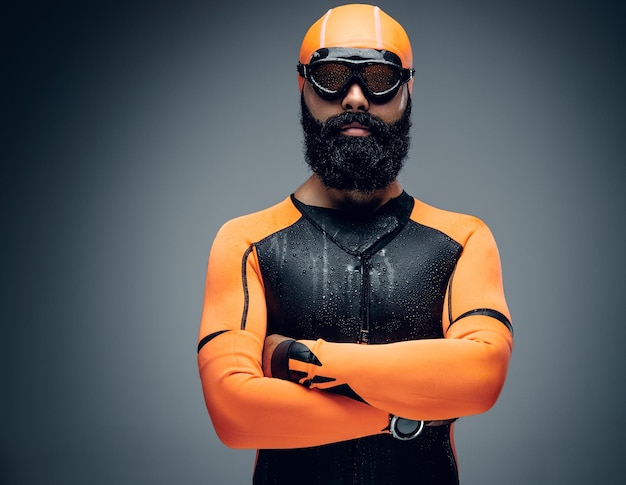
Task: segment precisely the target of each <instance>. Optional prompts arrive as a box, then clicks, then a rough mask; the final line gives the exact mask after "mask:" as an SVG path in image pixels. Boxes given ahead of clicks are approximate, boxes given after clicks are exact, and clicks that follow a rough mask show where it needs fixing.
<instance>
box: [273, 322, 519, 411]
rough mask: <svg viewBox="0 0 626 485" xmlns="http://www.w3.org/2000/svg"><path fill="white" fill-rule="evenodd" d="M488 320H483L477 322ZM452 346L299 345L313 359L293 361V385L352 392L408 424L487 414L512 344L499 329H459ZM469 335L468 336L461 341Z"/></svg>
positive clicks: (432, 342)
mask: <svg viewBox="0 0 626 485" xmlns="http://www.w3.org/2000/svg"><path fill="white" fill-rule="evenodd" d="M472 318H474V319H479V318H482V319H485V318H486V317H472ZM455 331H456V335H454V337H455V338H446V339H428V340H415V341H409V342H398V343H393V344H384V345H359V344H344V343H330V342H325V341H323V340H317V341H310V340H309V341H305V340H303V341H299V343H300V344H303V345H304V346H305V347H306V348H308V349H310V351H311V354H312V355H314V356H315V357H314V359H309V362H303V360H307V359H306V358H305V359H302V358H300V357H297V358H295V359H294V358H290V359H289V361H288V364H287V362H285V363H284V364H280V365H288V369H289V370H288V378H291V379H292V380H297V381H298V382H300V383H303V384H305V386H307V387H310V388H314V389H327V390H332V389H333V388H336V387H337V386H341V385H348V386H349V387H350V388H351V389H352V390H353V391H354V392H356V394H358V396H360V397H361V398H362V399H363V400H364V401H366V402H367V403H369V404H370V405H372V406H373V407H376V408H379V409H381V410H384V411H386V412H389V413H392V414H396V415H400V416H403V417H406V418H411V419H426V420H437V419H448V418H454V417H459V416H465V415H470V414H476V413H480V412H484V411H486V410H487V409H489V408H490V407H491V406H492V405H493V404H494V403H495V401H496V399H497V397H498V395H499V393H500V390H501V389H502V386H503V384H504V380H505V376H506V371H507V367H508V362H509V359H510V354H511V338H510V334H509V332H508V329H505V328H504V326H502V324H501V323H499V322H497V321H495V320H493V321H489V320H486V321H482V322H481V326H480V330H476V329H472V330H468V329H463V328H462V325H460V324H459V327H458V328H455ZM463 332H464V333H463Z"/></svg>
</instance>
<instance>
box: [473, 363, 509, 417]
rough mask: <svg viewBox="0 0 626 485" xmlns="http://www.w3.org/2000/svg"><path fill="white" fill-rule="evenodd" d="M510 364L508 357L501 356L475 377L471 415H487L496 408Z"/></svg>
mask: <svg viewBox="0 0 626 485" xmlns="http://www.w3.org/2000/svg"><path fill="white" fill-rule="evenodd" d="M508 363H509V359H508V357H506V356H499V357H498V358H497V359H494V360H493V361H491V362H490V363H489V364H488V365H486V366H485V367H484V368H483V371H482V372H478V373H477V374H476V375H475V376H474V378H473V379H472V381H473V383H474V385H473V386H472V387H473V392H471V395H472V396H473V399H471V400H472V401H473V403H474V406H473V407H474V409H473V410H472V411H473V412H472V413H471V414H481V413H485V412H487V411H489V410H490V409H491V408H493V406H495V404H496V402H497V401H498V398H499V397H500V394H501V392H502V389H503V388H504V383H505V381H506V375H507V371H508Z"/></svg>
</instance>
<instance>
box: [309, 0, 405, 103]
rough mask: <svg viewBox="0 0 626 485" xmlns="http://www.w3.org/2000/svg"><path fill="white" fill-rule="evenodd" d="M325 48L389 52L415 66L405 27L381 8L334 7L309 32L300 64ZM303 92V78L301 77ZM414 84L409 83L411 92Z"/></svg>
mask: <svg viewBox="0 0 626 485" xmlns="http://www.w3.org/2000/svg"><path fill="white" fill-rule="evenodd" d="M322 47H361V48H368V49H377V50H388V51H391V52H393V53H394V54H396V55H397V56H398V57H399V58H400V60H401V61H402V67H405V68H412V67H413V52H412V50H411V42H410V41H409V36H408V35H407V33H406V32H405V31H404V28H402V26H401V25H400V24H399V23H398V22H397V21H396V20H394V19H393V18H391V17H390V16H389V15H387V14H386V13H385V12H383V11H382V10H381V9H380V8H379V7H376V6H373V5H365V4H350V5H342V6H340V7H336V8H331V9H330V10H329V11H328V12H326V14H325V15H324V16H323V17H321V18H320V19H319V20H318V21H317V22H315V23H314V24H313V25H312V26H311V27H310V28H309V30H308V31H307V33H306V34H305V36H304V39H303V40H302V45H301V46H300V62H301V63H302V64H308V63H309V61H310V60H311V55H312V54H313V53H314V52H315V51H316V50H318V49H321V48H322ZM298 84H299V87H300V91H302V87H303V86H304V78H302V77H301V76H298ZM412 85H413V81H412V80H411V81H410V82H409V90H411V88H412Z"/></svg>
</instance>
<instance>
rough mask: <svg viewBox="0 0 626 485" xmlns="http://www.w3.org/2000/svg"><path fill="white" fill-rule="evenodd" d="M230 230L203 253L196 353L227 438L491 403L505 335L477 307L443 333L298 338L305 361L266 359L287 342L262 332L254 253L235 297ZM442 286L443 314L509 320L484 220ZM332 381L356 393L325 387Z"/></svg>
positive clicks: (351, 430)
mask: <svg viewBox="0 0 626 485" xmlns="http://www.w3.org/2000/svg"><path fill="white" fill-rule="evenodd" d="M231 232H232V231H231V229H229V228H226V229H224V230H222V231H220V234H218V236H217V238H216V240H215V242H214V246H213V249H212V251H211V255H210V258H209V266H208V271H207V283H206V293H205V303H204V308H203V315H202V323H201V330H200V338H201V343H202V347H201V348H200V350H199V354H198V364H199V371H200V377H201V380H202V385H203V389H204V396H205V401H206V404H207V408H208V410H209V413H210V415H211V419H212V421H213V424H214V426H215V429H216V432H217V434H218V436H219V437H220V439H221V440H222V441H223V442H224V443H225V444H226V445H228V446H232V447H241V448H295V447H305V446H315V445H321V444H326V443H331V442H337V441H343V440H347V439H353V438H358V437H362V436H368V435H372V434H377V433H383V432H385V431H384V429H385V428H386V427H387V425H388V419H389V414H396V415H400V416H403V417H405V418H409V419H423V420H439V419H448V418H454V417H460V416H465V415H470V414H475V413H480V412H484V411H486V410H487V409H489V408H490V407H491V406H492V405H493V404H494V403H495V401H496V399H497V397H498V395H499V393H500V390H501V389H502V386H503V384H504V380H505V377H506V372H507V367H508V363H509V359H510V355H511V351H512V336H511V332H510V330H509V328H508V327H507V326H506V325H504V324H503V322H502V321H500V320H498V319H497V318H493V317H492V316H490V315H485V314H481V313H478V314H473V315H471V316H467V317H465V318H461V319H460V320H458V321H456V322H455V323H454V324H453V325H451V326H449V327H448V325H447V324H444V327H445V328H444V335H445V338H442V339H431V340H416V341H408V342H398V343H391V344H383V345H359V344H346V343H332V342H326V341H323V340H317V341H299V342H298V344H299V345H300V348H302V347H304V348H305V349H308V351H309V352H310V354H311V355H313V356H314V357H315V359H310V360H308V361H304V362H303V361H302V359H299V358H295V359H294V358H292V357H293V356H292V355H290V354H289V352H282V353H281V355H282V356H283V357H282V358H274V359H273V357H274V350H275V349H276V348H277V347H280V344H281V342H287V344H288V343H289V339H288V338H287V337H283V336H267V335H266V308H265V300H264V295H263V283H262V281H261V278H260V274H259V270H258V266H257V261H256V257H255V254H254V252H253V251H252V252H251V253H250V254H249V257H248V258H246V259H245V268H244V269H245V272H246V274H247V282H248V284H247V288H246V294H245V295H244V294H243V291H242V285H241V271H242V254H244V253H245V252H246V251H248V247H247V245H248V243H246V242H245V241H242V243H241V244H239V245H238V244H237V243H235V244H233V234H232V233H231ZM239 239H241V238H239ZM235 240H237V238H235ZM450 288H451V289H450V290H449V292H448V295H447V297H446V305H445V310H444V322H451V321H454V318H455V317H458V316H459V315H461V314H463V313H465V312H467V311H469V310H472V309H477V308H489V309H493V310H495V311H496V312H498V313H500V314H501V315H503V316H504V317H505V318H507V319H508V317H509V315H508V309H507V307H506V303H505V300H504V295H503V291H502V282H501V272H500V262H499V257H498V254H497V249H496V247H495V243H494V242H493V239H492V237H491V234H490V233H489V231H488V230H487V229H486V228H484V229H482V230H479V231H477V232H476V233H475V234H473V235H472V237H471V238H469V239H468V241H467V243H466V245H465V249H464V252H463V255H462V256H461V259H460V260H459V263H458V265H457V269H456V271H455V275H454V279H453V281H452V284H451V287H450ZM244 307H245V311H243V309H244ZM448 309H450V311H451V313H452V314H451V315H448ZM242 312H243V313H244V314H245V317H244V319H242ZM283 345H286V344H283ZM285 356H286V358H285ZM273 360H274V362H272V361H273ZM304 360H306V359H304ZM320 364H321V365H320ZM272 365H274V369H272ZM279 368H280V372H276V370H277V369H279ZM273 374H276V375H279V376H280V378H277V377H272V375H273ZM342 384H346V385H348V386H349V387H350V388H351V389H352V390H354V392H356V394H358V396H360V397H361V398H362V400H355V399H351V398H349V397H345V396H342V395H338V394H335V393H332V392H327V390H329V389H331V388H332V387H335V386H337V385H342ZM363 401H364V402H363Z"/></svg>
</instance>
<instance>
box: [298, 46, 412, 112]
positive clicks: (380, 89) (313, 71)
mask: <svg viewBox="0 0 626 485" xmlns="http://www.w3.org/2000/svg"><path fill="white" fill-rule="evenodd" d="M298 73H299V74H300V75H301V76H302V77H303V78H304V79H306V80H307V81H309V82H310V83H311V85H312V86H313V89H315V92H316V93H317V94H318V95H319V96H320V97H321V98H323V99H326V100H329V101H332V100H335V99H338V98H342V97H343V96H345V95H346V93H347V92H348V89H349V88H350V86H352V84H354V83H358V84H359V86H361V88H362V89H363V93H364V94H365V96H366V97H367V99H369V100H370V101H374V102H376V103H384V102H387V101H388V100H390V99H391V98H393V97H394V96H395V95H396V94H397V92H398V90H399V89H400V87H401V86H402V85H403V84H406V83H407V82H409V81H410V80H411V79H412V78H413V75H414V73H415V70H414V69H407V68H403V67H402V64H401V61H400V59H399V57H398V56H397V55H395V54H394V53H392V52H389V51H379V50H376V49H356V48H346V47H333V48H328V49H326V48H322V49H318V50H317V51H315V52H314V53H313V55H312V56H311V61H310V62H309V64H302V63H298Z"/></svg>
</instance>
